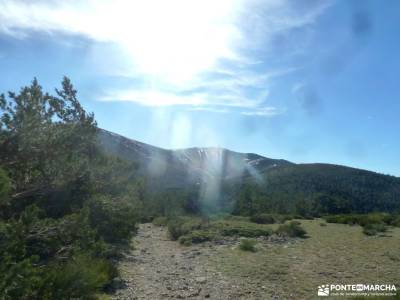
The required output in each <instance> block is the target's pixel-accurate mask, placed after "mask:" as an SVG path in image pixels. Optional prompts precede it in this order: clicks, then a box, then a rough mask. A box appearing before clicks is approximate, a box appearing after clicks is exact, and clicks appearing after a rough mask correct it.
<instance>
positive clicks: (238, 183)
mask: <svg viewBox="0 0 400 300" xmlns="http://www.w3.org/2000/svg"><path fill="white" fill-rule="evenodd" d="M98 136H99V141H100V144H101V145H102V146H103V147H104V149H105V150H106V151H107V152H109V153H111V154H113V155H116V156H118V157H121V158H124V159H126V160H128V161H131V162H134V163H135V164H136V165H137V166H138V170H139V174H140V175H143V176H145V177H146V178H147V180H148V182H149V183H150V186H151V188H152V189H154V190H171V189H178V190H179V189H186V190H191V191H193V190H195V191H197V192H196V193H195V194H196V195H202V196H198V197H203V198H204V197H206V198H213V200H212V201H213V202H215V203H216V202H218V203H220V202H223V203H222V204H221V206H229V207H231V208H232V209H236V210H238V211H239V213H240V214H243V213H244V214H252V213H254V212H255V211H257V210H259V211H271V210H277V211H283V212H288V211H289V212H296V211H298V210H299V207H302V208H301V209H303V208H304V207H306V208H307V210H309V211H314V212H318V213H345V212H359V213H364V212H371V211H388V212H390V211H395V210H396V211H400V178H398V177H394V176H389V175H383V174H379V173H375V172H371V171H366V170H362V169H356V168H351V167H346V166H340V165H332V164H321V163H318V164H295V163H292V162H289V161H287V160H283V159H271V158H267V157H263V156H261V155H258V154H254V153H238V152H234V151H231V150H227V149H223V148H188V149H180V150H166V149H162V148H158V147H154V146H151V145H147V144H144V143H141V142H138V141H135V140H131V139H128V138H126V137H123V136H121V135H118V134H115V133H112V132H109V131H106V130H102V129H101V130H99V135H98ZM204 191H205V193H206V194H207V193H208V194H207V195H206V196H204ZM246 191H247V192H246ZM202 193H203V194H202ZM214 198H215V199H216V198H218V199H219V200H215V199H214ZM221 199H222V200H221ZM207 201H209V202H210V201H211V200H210V199H208V200H207ZM233 207H236V208H233ZM296 207H297V208H296Z"/></svg>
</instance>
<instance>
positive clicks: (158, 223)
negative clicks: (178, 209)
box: [152, 217, 168, 226]
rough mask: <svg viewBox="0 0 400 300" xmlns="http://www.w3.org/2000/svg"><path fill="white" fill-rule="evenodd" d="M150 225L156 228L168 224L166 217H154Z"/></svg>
mask: <svg viewBox="0 0 400 300" xmlns="http://www.w3.org/2000/svg"><path fill="white" fill-rule="evenodd" d="M152 223H153V224H154V225H156V226H166V225H167V224H168V218H167V217H156V218H154V219H153V221H152Z"/></svg>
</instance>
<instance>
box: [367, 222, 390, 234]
mask: <svg viewBox="0 0 400 300" xmlns="http://www.w3.org/2000/svg"><path fill="white" fill-rule="evenodd" d="M386 230H387V228H386V225H385V224H384V223H376V224H367V225H365V226H364V228H363V233H364V234H366V235H376V234H377V233H379V232H385V231H386Z"/></svg>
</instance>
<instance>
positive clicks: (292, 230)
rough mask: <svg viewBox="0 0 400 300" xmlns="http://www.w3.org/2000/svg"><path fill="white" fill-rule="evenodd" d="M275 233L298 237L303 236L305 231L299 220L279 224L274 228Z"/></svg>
mask: <svg viewBox="0 0 400 300" xmlns="http://www.w3.org/2000/svg"><path fill="white" fill-rule="evenodd" d="M276 233H277V234H279V235H286V236H289V237H300V238H304V237H305V236H306V234H307V231H305V230H304V229H303V227H301V224H300V222H297V221H291V222H289V223H287V224H283V225H280V226H279V227H278V229H277V230H276Z"/></svg>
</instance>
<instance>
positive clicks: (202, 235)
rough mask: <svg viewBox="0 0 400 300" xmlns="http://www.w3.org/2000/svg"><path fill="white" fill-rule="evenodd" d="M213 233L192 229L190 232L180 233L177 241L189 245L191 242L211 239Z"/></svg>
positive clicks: (195, 242)
mask: <svg viewBox="0 0 400 300" xmlns="http://www.w3.org/2000/svg"><path fill="white" fill-rule="evenodd" d="M214 236H215V234H214V233H212V232H210V231H206V230H194V231H192V232H191V233H188V234H186V235H182V236H180V237H179V243H181V244H182V245H185V246H190V245H191V244H199V243H204V242H207V241H211V240H212V239H213V238H214Z"/></svg>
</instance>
